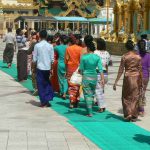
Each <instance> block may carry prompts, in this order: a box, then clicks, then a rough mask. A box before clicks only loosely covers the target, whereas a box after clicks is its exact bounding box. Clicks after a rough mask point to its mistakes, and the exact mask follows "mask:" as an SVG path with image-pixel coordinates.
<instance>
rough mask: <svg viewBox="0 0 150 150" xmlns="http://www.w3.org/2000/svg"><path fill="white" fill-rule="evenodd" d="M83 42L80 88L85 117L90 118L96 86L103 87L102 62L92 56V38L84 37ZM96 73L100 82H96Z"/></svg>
mask: <svg viewBox="0 0 150 150" xmlns="http://www.w3.org/2000/svg"><path fill="white" fill-rule="evenodd" d="M84 42H85V44H86V46H87V54H84V55H83V56H82V58H81V62H80V67H79V72H80V73H81V74H82V75H83V79H82V86H83V94H84V99H85V101H86V107H87V113H88V114H87V116H88V117H92V104H93V102H94V96H95V89H96V84H97V82H100V83H101V84H102V86H104V75H103V67H102V61H101V59H100V57H98V56H97V55H96V54H94V51H95V49H96V48H95V45H94V43H93V37H92V36H91V35H87V36H85V38H84ZM97 73H100V75H101V79H100V81H97Z"/></svg>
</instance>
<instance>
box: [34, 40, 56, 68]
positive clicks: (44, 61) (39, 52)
mask: <svg viewBox="0 0 150 150" xmlns="http://www.w3.org/2000/svg"><path fill="white" fill-rule="evenodd" d="M33 62H36V63H37V68H38V69H40V70H50V69H51V64H52V63H53V62H54V48H53V45H51V44H49V43H48V42H47V41H45V40H42V41H40V42H39V43H37V44H36V45H35V47H34V51H33Z"/></svg>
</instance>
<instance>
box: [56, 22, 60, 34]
mask: <svg viewBox="0 0 150 150" xmlns="http://www.w3.org/2000/svg"><path fill="white" fill-rule="evenodd" d="M58 30H59V29H58V21H57V22H56V31H57V32H58Z"/></svg>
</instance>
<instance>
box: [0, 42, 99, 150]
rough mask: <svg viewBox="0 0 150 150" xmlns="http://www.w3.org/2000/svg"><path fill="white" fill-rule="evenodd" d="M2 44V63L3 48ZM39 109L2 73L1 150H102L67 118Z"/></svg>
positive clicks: (0, 51) (30, 98)
mask: <svg viewBox="0 0 150 150" xmlns="http://www.w3.org/2000/svg"><path fill="white" fill-rule="evenodd" d="M0 44H1V48H0V60H2V50H3V49H4V44H3V43H2V42H0ZM15 62H16V56H15V57H14V63H15ZM0 67H3V66H0ZM38 105H39V103H38V101H37V98H36V97H33V96H32V95H31V93H30V91H28V90H27V89H26V88H24V87H23V86H22V85H21V84H19V83H18V82H16V81H15V80H14V79H13V78H12V77H10V76H9V75H7V74H5V73H3V72H2V71H0V150H98V149H99V148H98V147H97V146H96V145H95V144H93V143H92V142H91V141H89V140H88V139H87V138H86V137H84V136H83V135H82V134H81V133H79V132H78V131H77V130H76V129H75V128H74V127H73V126H71V125H70V124H69V123H68V122H67V119H66V118H65V117H63V116H60V115H59V114H58V113H56V112H55V111H54V110H52V109H49V108H47V109H46V108H44V109H41V108H39V107H37V106H38Z"/></svg>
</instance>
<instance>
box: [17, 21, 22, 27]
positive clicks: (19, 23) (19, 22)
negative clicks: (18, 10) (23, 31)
mask: <svg viewBox="0 0 150 150" xmlns="http://www.w3.org/2000/svg"><path fill="white" fill-rule="evenodd" d="M20 27H21V21H20V20H19V21H18V28H20Z"/></svg>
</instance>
